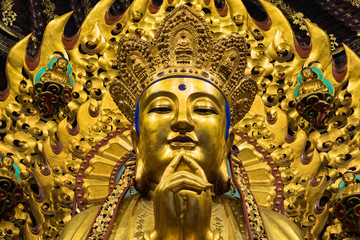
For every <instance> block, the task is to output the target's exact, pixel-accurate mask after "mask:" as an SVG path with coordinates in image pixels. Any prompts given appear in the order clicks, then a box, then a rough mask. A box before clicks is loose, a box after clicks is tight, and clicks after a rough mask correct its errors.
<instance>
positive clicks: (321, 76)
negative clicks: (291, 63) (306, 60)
mask: <svg viewBox="0 0 360 240" xmlns="http://www.w3.org/2000/svg"><path fill="white" fill-rule="evenodd" d="M311 70H313V71H314V72H316V73H317V75H318V76H319V80H322V79H323V74H322V72H321V71H320V70H319V69H317V68H314V67H312V68H311Z"/></svg>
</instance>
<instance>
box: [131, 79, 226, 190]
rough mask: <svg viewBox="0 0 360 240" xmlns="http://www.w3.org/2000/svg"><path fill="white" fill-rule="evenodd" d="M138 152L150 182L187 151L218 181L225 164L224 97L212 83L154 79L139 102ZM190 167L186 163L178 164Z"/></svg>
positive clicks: (157, 180)
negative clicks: (155, 81)
mask: <svg viewBox="0 0 360 240" xmlns="http://www.w3.org/2000/svg"><path fill="white" fill-rule="evenodd" d="M139 130H140V135H139V139H138V141H137V143H136V146H135V148H136V152H137V155H138V157H139V159H141V161H142V162H143V164H142V167H143V168H144V169H143V171H144V174H146V177H147V179H148V181H149V182H150V183H155V184H156V183H159V181H160V180H161V177H162V175H163V173H164V170H165V168H166V167H167V166H168V164H169V163H170V162H171V160H172V159H173V158H174V157H175V156H176V155H177V154H179V152H180V151H184V152H185V154H186V155H187V156H189V157H191V158H192V159H194V160H195V161H196V162H198V164H199V165H200V166H201V167H202V168H203V169H204V172H205V174H206V177H207V179H208V181H209V182H210V183H215V182H216V180H217V178H218V176H219V171H220V168H221V165H222V164H226V163H225V161H224V159H226V154H227V144H226V139H225V131H226V110H225V99H224V97H223V95H222V94H221V92H220V91H219V90H218V89H217V88H215V87H214V86H213V85H211V84H209V83H207V82H205V81H202V80H199V79H194V78H171V79H165V80H162V81H159V82H157V83H155V84H153V85H151V86H150V87H149V88H148V89H147V90H146V91H145V92H144V94H143V95H142V97H141V99H140V102H139ZM180 169H181V170H188V171H191V170H190V169H189V168H188V167H187V166H186V165H185V164H182V163H181V164H180V166H179V169H178V170H180Z"/></svg>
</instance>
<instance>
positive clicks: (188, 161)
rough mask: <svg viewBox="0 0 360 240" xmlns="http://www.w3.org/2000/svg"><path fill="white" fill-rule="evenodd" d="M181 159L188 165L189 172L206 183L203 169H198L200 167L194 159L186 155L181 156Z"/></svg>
mask: <svg viewBox="0 0 360 240" xmlns="http://www.w3.org/2000/svg"><path fill="white" fill-rule="evenodd" d="M183 159H184V163H185V164H186V165H188V167H189V168H190V169H191V171H193V172H194V173H195V174H196V175H197V176H199V177H200V178H202V179H204V180H205V181H206V182H207V181H208V180H207V177H206V175H205V172H204V169H202V167H200V165H199V164H198V163H197V162H196V161H195V160H194V159H192V158H191V157H188V156H186V155H184V156H183Z"/></svg>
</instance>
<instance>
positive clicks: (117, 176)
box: [115, 165, 138, 197]
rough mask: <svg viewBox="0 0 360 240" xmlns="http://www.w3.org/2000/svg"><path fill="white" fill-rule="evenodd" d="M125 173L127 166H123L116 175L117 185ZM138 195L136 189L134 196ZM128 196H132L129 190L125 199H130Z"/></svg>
mask: <svg viewBox="0 0 360 240" xmlns="http://www.w3.org/2000/svg"><path fill="white" fill-rule="evenodd" d="M124 171H125V165H123V166H122V167H121V168H120V170H119V172H118V174H117V175H116V178H115V182H116V183H117V182H118V181H119V180H120V177H121V175H122V174H123V173H124ZM137 193H138V191H136V190H135V189H134V192H133V194H137ZM128 196H130V191H129V190H128V191H127V192H126V194H125V197H128Z"/></svg>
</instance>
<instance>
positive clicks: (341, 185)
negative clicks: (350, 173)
mask: <svg viewBox="0 0 360 240" xmlns="http://www.w3.org/2000/svg"><path fill="white" fill-rule="evenodd" d="M344 185H345V184H344V182H343V181H341V183H340V186H339V189H340V190H342V189H343V188H344Z"/></svg>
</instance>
